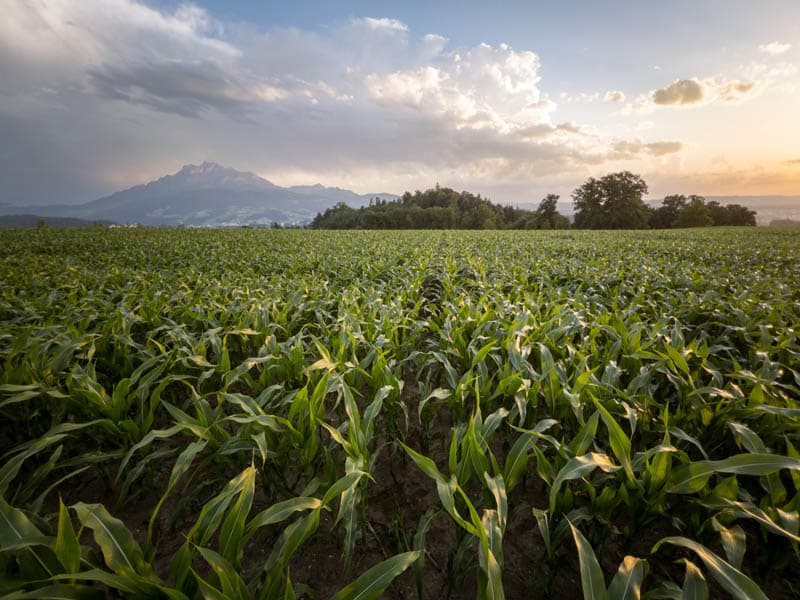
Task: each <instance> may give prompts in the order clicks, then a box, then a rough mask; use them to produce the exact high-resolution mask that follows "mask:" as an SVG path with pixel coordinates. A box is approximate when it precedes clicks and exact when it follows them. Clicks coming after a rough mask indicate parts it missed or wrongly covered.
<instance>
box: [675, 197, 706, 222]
mask: <svg viewBox="0 0 800 600" xmlns="http://www.w3.org/2000/svg"><path fill="white" fill-rule="evenodd" d="M713 224H714V219H713V217H712V216H711V210H710V209H709V208H708V206H706V203H705V199H704V198H703V197H701V196H689V202H688V204H686V205H685V206H684V207H683V209H682V210H681V211H680V213H679V214H678V218H677V219H676V220H675V227H708V226H710V225H713Z"/></svg>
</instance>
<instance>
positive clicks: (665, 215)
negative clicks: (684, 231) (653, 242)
mask: <svg viewBox="0 0 800 600" xmlns="http://www.w3.org/2000/svg"><path fill="white" fill-rule="evenodd" d="M684 208H686V196H684V195H682V194H674V195H672V196H666V197H665V198H664V201H663V202H662V203H661V206H659V207H658V208H657V209H655V210H654V211H653V214H652V215H650V227H652V228H653V229H671V228H673V227H675V222H676V221H677V220H678V217H679V216H680V214H681V211H682V210H683V209H684Z"/></svg>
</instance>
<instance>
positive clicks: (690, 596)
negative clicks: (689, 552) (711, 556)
mask: <svg viewBox="0 0 800 600" xmlns="http://www.w3.org/2000/svg"><path fill="white" fill-rule="evenodd" d="M683 562H684V564H685V565H686V575H685V576H684V578H683V588H681V600H708V586H707V585H706V578H705V577H703V573H702V572H701V571H700V569H698V568H697V565H695V564H694V563H693V562H692V561H690V560H686V559H684V560H683Z"/></svg>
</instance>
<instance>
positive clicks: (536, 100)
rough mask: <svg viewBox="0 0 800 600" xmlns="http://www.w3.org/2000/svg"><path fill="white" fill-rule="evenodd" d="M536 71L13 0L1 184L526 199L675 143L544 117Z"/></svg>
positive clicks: (196, 20) (69, 0) (506, 58)
mask: <svg viewBox="0 0 800 600" xmlns="http://www.w3.org/2000/svg"><path fill="white" fill-rule="evenodd" d="M540 66H541V65H540V59H539V56H538V55H537V54H536V53H535V52H533V51H530V50H524V49H515V48H512V47H510V46H508V45H506V44H499V45H489V44H478V45H476V46H472V47H450V43H449V42H448V40H447V39H446V38H444V37H443V36H441V35H438V34H436V33H428V34H427V35H424V36H423V37H422V38H416V37H413V36H411V35H410V32H409V28H408V26H407V25H406V24H405V23H402V22H401V21H397V20H395V19H391V18H373V17H364V18H354V19H351V20H349V21H347V22H345V23H343V24H340V25H335V26H330V27H328V28H324V29H323V30H322V31H321V32H320V33H314V32H308V31H302V30H299V29H295V28H274V29H269V30H267V31H265V32H261V31H257V30H255V29H253V28H250V27H247V26H243V25H241V24H230V23H223V22H220V21H218V20H217V19H215V18H214V17H213V16H212V15H210V14H209V13H208V12H207V11H205V10H204V9H202V8H199V7H197V6H195V5H192V4H185V5H182V6H180V7H179V8H178V9H177V10H175V11H173V12H168V11H164V12H162V11H159V10H155V9H153V8H150V7H148V6H146V5H143V4H141V3H139V2H137V1H136V0H40V1H39V2H37V3H31V2H27V1H25V0H10V2H7V3H6V5H5V6H4V16H3V19H1V20H0V80H2V81H3V86H2V89H1V90H0V134H2V135H3V137H4V139H9V140H12V142H13V143H11V144H9V145H8V146H7V148H5V149H4V155H3V161H0V180H2V181H3V182H4V186H5V188H6V190H9V189H11V192H10V193H12V194H18V195H19V197H23V196H24V195H25V194H26V193H27V194H29V195H31V194H33V190H34V189H35V191H36V194H37V199H39V198H46V197H48V196H47V194H48V193H49V194H50V195H51V196H52V197H56V196H58V195H59V194H61V193H63V190H64V189H65V188H68V187H69V185H70V184H69V182H70V181H72V182H73V183H72V185H73V187H80V186H82V187H80V189H86V190H92V189H98V191H99V189H100V187H101V186H102V185H106V184H108V183H104V182H111V181H113V185H114V186H115V187H117V186H118V185H119V182H120V181H123V180H124V179H125V177H126V173H128V177H129V178H133V177H135V178H136V179H134V180H132V181H130V183H134V182H135V181H137V180H140V179H141V178H142V177H143V176H146V174H149V175H150V176H156V175H159V174H163V173H164V172H165V171H169V170H170V169H174V168H176V167H179V166H180V165H181V164H182V163H188V162H193V161H194V162H197V161H202V160H204V159H205V158H208V157H213V158H215V159H217V160H221V161H222V162H226V163H229V164H231V165H232V166H235V167H237V168H242V169H250V170H254V171H258V172H261V173H271V174H275V173H278V174H279V173H281V172H287V173H288V172H291V173H295V174H297V173H306V174H308V175H309V177H310V176H318V177H320V178H326V180H327V181H328V182H331V178H339V179H338V181H341V182H342V183H345V182H346V181H348V180H349V179H348V178H352V177H355V176H356V174H362V175H364V177H365V181H372V180H371V179H369V177H374V176H377V175H375V174H379V175H380V176H382V177H384V178H385V180H386V181H387V182H395V184H396V185H397V186H399V187H398V188H394V189H397V190H398V191H402V190H403V189H406V187H411V186H415V185H425V184H426V183H427V184H428V185H430V183H432V182H433V181H436V180H437V179H438V180H440V181H442V183H446V181H447V180H450V181H453V182H459V181H461V182H472V183H475V182H477V181H479V179H480V178H485V180H486V181H492V182H493V184H492V185H494V184H496V185H497V186H498V189H500V188H501V187H502V186H503V185H505V184H504V182H512V183H513V185H514V186H518V187H519V189H523V188H524V186H523V183H524V182H527V183H528V184H530V183H531V182H532V181H534V180H536V178H545V179H546V178H548V177H552V173H554V172H558V173H561V174H564V175H563V176H564V177H568V176H573V177H575V176H577V177H582V176H583V175H584V174H585V173H586V170H587V169H588V168H590V167H592V168H593V167H594V166H597V165H606V164H607V165H609V168H610V166H611V165H612V163H613V165H617V164H620V161H623V162H624V161H640V162H641V161H648V160H654V159H656V158H658V157H659V156H662V155H663V154H668V153H674V152H676V151H677V150H678V149H679V145H677V146H676V145H675V144H677V142H660V141H658V140H652V141H646V142H645V141H641V140H633V141H630V142H625V140H617V139H608V138H607V137H606V136H604V135H603V133H602V132H601V131H599V130H598V129H596V128H593V127H591V126H587V125H585V124H578V123H572V122H566V123H558V122H554V114H555V112H556V111H557V105H556V103H555V102H554V101H553V100H552V99H551V98H550V97H549V96H548V95H547V94H545V93H543V92H542V90H541V88H540ZM611 93H613V94H616V93H615V92H611ZM619 94H620V95H621V94H622V93H621V92H619ZM589 98H591V99H589ZM620 98H621V96H616V95H615V96H614V97H613V98H612V100H614V101H621V99H620ZM581 99H582V100H586V101H592V100H595V101H598V100H600V99H601V95H600V94H599V93H595V94H592V95H586V98H582V97H581ZM620 144H623V145H622V146H620ZM664 144H667V145H664ZM670 144H671V145H670ZM627 164H628V163H626V165H627ZM55 172H58V173H63V176H60V178H55V177H49V175H48V174H51V173H55ZM20 173H24V174H25V175H20ZM348 174H350V175H348ZM437 174H441V176H440V177H437ZM570 174H572V175H570ZM576 174H577V175H576ZM424 178H429V180H428V181H427V182H424V181H423V182H421V183H420V180H421V179H424ZM446 178H448V179H446ZM43 181H52V182H53V184H52V189H50V190H49V191H48V190H46V189H44V188H42V185H43V183H42V182H43ZM403 181H405V182H407V183H404V184H398V183H396V182H403ZM92 185H94V186H95V187H94V188H92ZM108 185H110V184H108ZM364 185H366V184H364ZM509 185H510V184H509ZM98 186H100V187H98ZM354 187H357V188H359V187H360V186H354ZM380 187H381V188H383V189H387V188H386V186H380ZM512 187H513V186H511V187H509V188H507V189H512ZM361 189H362V190H363V187H362V188H361ZM484 189H485V188H484ZM503 189H506V188H503ZM514 189H517V188H514ZM102 191H103V192H106V191H113V189H112V190H108V189H104V190H102ZM363 191H368V190H363ZM86 193H87V194H89V193H90V192H89V191H87V192H86ZM98 195H99V194H98ZM89 197H91V196H89ZM87 199H88V198H87Z"/></svg>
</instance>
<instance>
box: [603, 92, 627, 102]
mask: <svg viewBox="0 0 800 600" xmlns="http://www.w3.org/2000/svg"><path fill="white" fill-rule="evenodd" d="M603 100H605V101H606V102H616V103H617V104H622V103H623V102H625V94H623V93H622V92H620V91H619V90H609V91H608V92H606V95H605V96H603Z"/></svg>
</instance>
